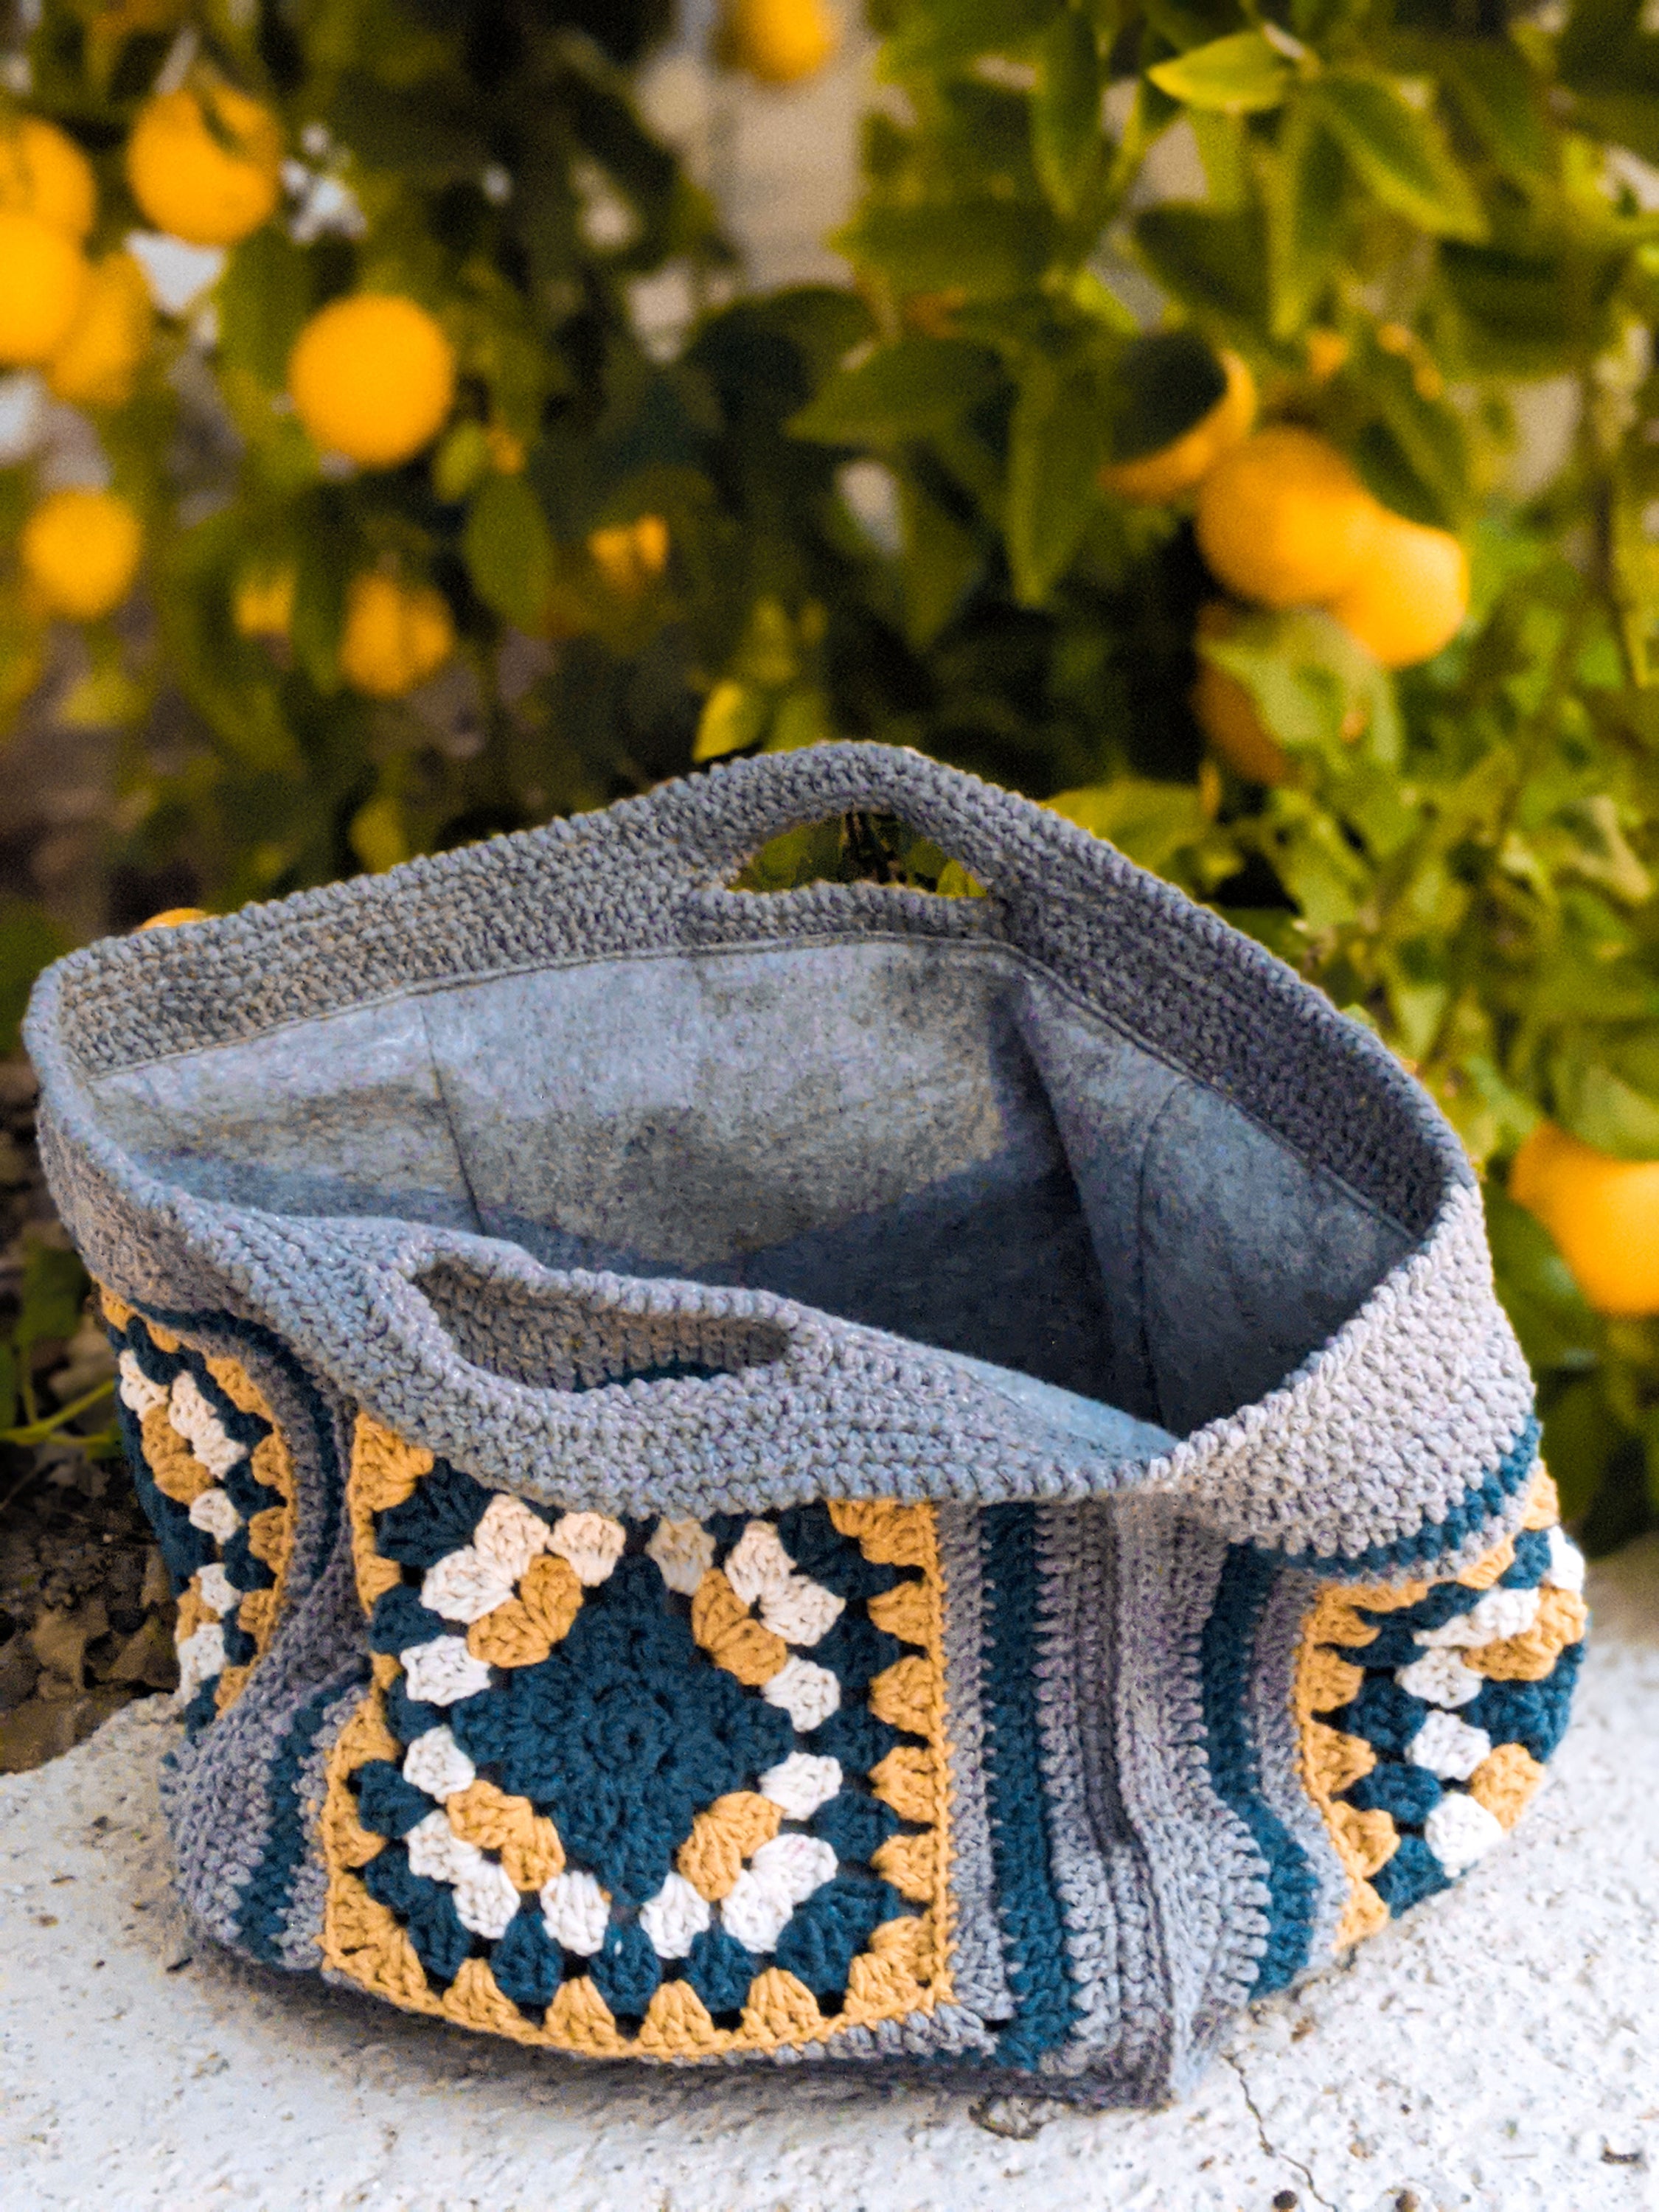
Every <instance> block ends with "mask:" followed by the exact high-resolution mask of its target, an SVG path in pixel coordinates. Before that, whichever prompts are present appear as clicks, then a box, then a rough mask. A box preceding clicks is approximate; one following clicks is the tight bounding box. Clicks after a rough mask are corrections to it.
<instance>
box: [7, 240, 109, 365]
mask: <svg viewBox="0 0 1659 2212" xmlns="http://www.w3.org/2000/svg"><path fill="white" fill-rule="evenodd" d="M87 276H88V270H87V263H86V256H85V255H84V254H83V253H82V251H81V249H80V247H79V246H77V245H76V242H75V240H73V239H72V238H71V237H70V235H69V234H68V232H67V231H63V230H58V228H55V226H54V225H52V223H49V222H43V221H42V220H41V218H40V216H38V215H21V214H19V213H18V212H17V210H15V209H12V208H0V362H7V363H9V364H10V365H11V366H13V367H15V368H39V367H40V364H41V363H42V362H48V361H50V360H51V359H52V356H53V354H55V353H56V352H57V350H58V347H59V346H61V345H62V344H63V343H64V339H65V338H67V337H68V336H69V334H70V327H71V325H73V323H74V321H75V319H76V315H78V314H79V313H80V312H81V302H82V298H83V297H84V295H85V293H86V289H87Z"/></svg>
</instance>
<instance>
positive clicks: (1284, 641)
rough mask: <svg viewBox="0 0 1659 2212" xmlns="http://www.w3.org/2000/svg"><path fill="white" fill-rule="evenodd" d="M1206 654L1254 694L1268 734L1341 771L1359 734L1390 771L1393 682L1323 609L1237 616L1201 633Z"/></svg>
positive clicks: (1396, 716)
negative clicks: (1216, 633)
mask: <svg viewBox="0 0 1659 2212" xmlns="http://www.w3.org/2000/svg"><path fill="white" fill-rule="evenodd" d="M1198 650H1199V652H1200V654H1201V655H1202V656H1203V658H1204V659H1206V660H1211V661H1213V662H1214V663H1215V665H1216V666H1217V667H1218V668H1221V669H1225V671H1226V672H1227V674H1228V675H1230V676H1234V677H1237V679H1238V681H1239V682H1240V683H1241V684H1243V686H1244V688H1245V690H1247V691H1248V692H1249V694H1250V696H1251V697H1252V698H1253V699H1254V700H1255V706H1256V711H1257V712H1258V714H1260V715H1261V719H1262V721H1263V722H1264V723H1265V724H1266V726H1267V730H1268V732H1269V734H1270V735H1271V736H1273V738H1277V740H1278V741H1279V744H1282V745H1284V746H1285V747H1286V748H1287V749H1288V750H1291V751H1302V752H1309V753H1313V754H1316V755H1318V756H1321V757H1323V759H1324V760H1325V762H1326V763H1328V765H1330V766H1333V767H1334V768H1335V769H1338V770H1339V771H1342V772H1346V770H1347V769H1348V768H1349V765H1350V763H1352V761H1353V759H1354V757H1355V748H1356V746H1357V745H1358V744H1360V742H1361V740H1362V739H1363V744H1364V754H1365V756H1366V757H1368V758H1369V759H1370V760H1371V761H1373V762H1375V763H1377V765H1379V766H1380V767H1382V768H1385V769H1393V768H1394V767H1395V765H1396V763H1398V760H1399V757H1400V747H1401V729H1400V710H1399V707H1398V703H1397V702H1396V700H1395V690H1394V684H1393V683H1392V682H1391V680H1390V678H1389V675H1388V672H1387V671H1386V670H1384V669H1382V668H1379V667H1378V666H1377V665H1376V661H1375V660H1373V659H1372V658H1371V656H1370V653H1367V652H1366V651H1365V649H1364V647H1363V646H1360V645H1358V644H1356V643H1355V641H1354V640H1353V639H1352V637H1350V636H1349V635H1348V633H1347V631H1346V630H1345V629H1343V627H1342V625H1341V623H1339V622H1336V621H1334V620H1333V619H1332V617H1330V616H1329V615H1328V614H1322V613H1319V612H1316V611H1310V610H1300V609H1298V610H1295V611H1291V612H1290V613H1288V614H1265V613H1262V614H1251V615H1246V616H1244V617H1243V618H1242V619H1241V620H1240V621H1239V622H1238V623H1237V624H1236V625H1235V627H1234V628H1233V629H1231V630H1229V631H1228V633H1227V634H1226V635H1225V636H1221V637H1205V638H1200V641H1199V645H1198Z"/></svg>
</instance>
